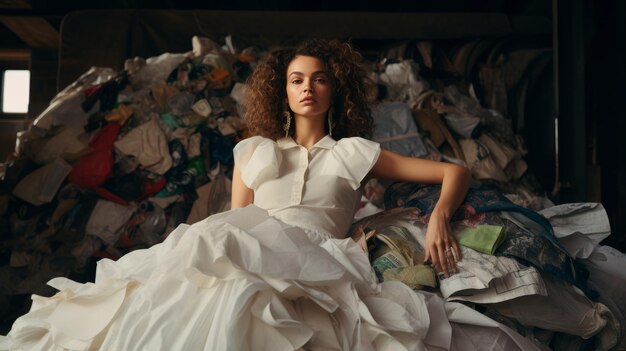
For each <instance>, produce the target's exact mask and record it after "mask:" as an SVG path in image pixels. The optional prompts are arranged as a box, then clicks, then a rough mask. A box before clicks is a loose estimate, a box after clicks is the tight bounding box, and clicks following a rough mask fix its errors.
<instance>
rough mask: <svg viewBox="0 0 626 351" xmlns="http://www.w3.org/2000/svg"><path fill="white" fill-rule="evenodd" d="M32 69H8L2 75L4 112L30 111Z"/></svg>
mask: <svg viewBox="0 0 626 351" xmlns="http://www.w3.org/2000/svg"><path fill="white" fill-rule="evenodd" d="M29 92H30V71H28V70H6V71H4V77H2V112H7V113H26V112H28V98H29Z"/></svg>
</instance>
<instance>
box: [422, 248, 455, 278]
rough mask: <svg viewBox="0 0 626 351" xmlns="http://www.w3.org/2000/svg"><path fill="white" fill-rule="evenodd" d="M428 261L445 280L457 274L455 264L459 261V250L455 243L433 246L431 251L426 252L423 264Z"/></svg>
mask: <svg viewBox="0 0 626 351" xmlns="http://www.w3.org/2000/svg"><path fill="white" fill-rule="evenodd" d="M428 260H430V261H431V262H432V264H433V267H434V268H435V271H437V272H442V273H443V274H444V276H445V277H446V278H448V277H450V275H452V274H454V273H457V272H458V270H457V263H458V262H459V261H460V260H461V248H460V247H459V245H458V243H457V242H456V241H451V242H449V243H445V244H440V245H433V249H432V250H428V249H427V250H426V255H425V259H424V262H426V261H428Z"/></svg>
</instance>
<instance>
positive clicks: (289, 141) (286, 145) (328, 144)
mask: <svg viewBox="0 0 626 351" xmlns="http://www.w3.org/2000/svg"><path fill="white" fill-rule="evenodd" d="M276 143H277V144H278V147H279V148H280V149H281V150H286V149H290V148H292V147H297V146H300V145H298V144H297V143H296V142H295V140H293V138H292V137H285V138H280V139H278V140H277V141H276ZM335 144H337V141H335V139H333V138H332V137H331V136H330V135H325V136H324V137H323V138H322V139H320V140H318V141H317V143H315V144H314V145H313V146H311V148H310V149H309V150H313V149H314V148H321V149H332V148H333V146H335Z"/></svg>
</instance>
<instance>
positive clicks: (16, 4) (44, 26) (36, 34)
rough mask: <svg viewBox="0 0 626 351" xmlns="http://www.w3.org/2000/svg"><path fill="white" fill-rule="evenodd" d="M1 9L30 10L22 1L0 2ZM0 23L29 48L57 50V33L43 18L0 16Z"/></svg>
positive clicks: (4, 0) (2, 0) (1, 0)
mask: <svg viewBox="0 0 626 351" xmlns="http://www.w3.org/2000/svg"><path fill="white" fill-rule="evenodd" d="M0 8H2V9H21V10H26V9H31V6H30V5H29V4H28V3H27V2H26V1H24V0H0ZM0 22H2V24H4V25H5V26H6V27H7V28H9V29H10V30H11V31H12V32H13V33H15V35H17V36H18V37H19V38H20V39H22V40H23V41H24V43H26V45H28V46H30V47H31V48H50V49H54V48H58V47H59V32H57V30H56V29H54V27H52V26H51V25H50V23H48V21H46V20H45V19H43V18H40V17H31V16H0Z"/></svg>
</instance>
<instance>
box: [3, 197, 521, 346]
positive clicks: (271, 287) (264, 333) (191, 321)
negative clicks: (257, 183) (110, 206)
mask: <svg viewBox="0 0 626 351" xmlns="http://www.w3.org/2000/svg"><path fill="white" fill-rule="evenodd" d="M49 284H50V285H51V286H53V287H54V288H56V289H58V290H59V292H58V293H57V294H56V295H54V296H52V297H50V298H43V297H39V296H33V305H32V307H31V310H30V312H29V313H27V314H26V315H24V316H22V317H20V318H19V319H17V320H16V321H15V323H14V325H13V328H12V330H11V331H10V333H9V334H8V335H7V336H6V337H2V336H0V349H1V350H4V349H25V350H66V349H69V350H92V349H93V350H297V349H299V348H304V349H307V350H422V349H427V348H429V349H449V348H455V347H454V345H459V346H460V347H463V348H466V347H468V346H469V347H471V342H470V344H468V343H463V344H461V343H458V342H459V341H460V340H461V339H459V340H456V342H452V334H453V331H454V333H455V334H456V335H458V336H459V337H463V338H465V339H467V338H476V340H477V342H482V341H480V340H479V339H480V338H482V337H484V336H487V335H489V336H491V337H498V336H505V338H502V337H500V342H499V344H498V345H496V346H497V347H495V348H499V347H504V346H506V347H514V348H518V349H525V348H527V347H529V346H532V345H531V344H529V343H528V341H527V340H526V339H523V338H521V336H519V335H516V334H515V333H513V332H512V331H510V330H508V328H506V327H504V326H502V325H499V324H497V323H495V322H493V321H491V322H490V320H489V319H487V318H486V317H485V318H481V317H480V316H482V315H480V314H478V313H477V312H474V311H473V310H470V309H469V308H467V307H465V306H463V305H460V304H455V303H449V304H445V305H444V303H443V301H442V300H441V299H440V298H438V297H437V296H435V295H432V294H422V293H419V292H414V291H413V290H411V289H410V288H408V287H407V286H405V285H404V284H402V283H398V282H384V283H382V284H377V283H376V278H375V275H374V273H373V271H372V269H371V267H370V264H369V262H368V259H367V256H366V255H365V254H364V253H363V252H362V251H361V249H360V248H359V247H358V246H357V245H356V244H355V243H354V242H353V241H352V240H351V239H344V240H339V239H333V238H329V237H328V235H327V234H325V233H319V232H314V231H310V230H305V229H301V228H298V227H293V226H290V225H287V224H285V223H283V222H281V221H279V220H277V219H275V218H273V217H271V216H269V215H267V212H266V211H264V210H262V209H260V208H258V207H255V206H248V207H246V208H243V209H237V210H232V211H228V212H224V213H220V214H217V215H214V216H211V217H209V218H207V219H205V220H204V221H201V222H199V223H196V224H194V225H192V226H188V225H181V226H179V227H178V228H177V229H176V230H175V231H174V232H172V233H171V234H170V235H169V236H168V238H167V239H166V240H165V241H164V242H163V243H161V244H158V245H155V246H153V247H151V248H149V249H145V250H138V251H134V252H131V253H129V254H127V255H125V256H124V257H122V258H120V259H119V260H118V261H116V262H114V261H111V260H106V259H105V260H101V261H100V262H99V264H98V269H97V273H96V282H95V284H94V283H87V284H79V283H76V282H73V281H71V280H69V279H66V278H55V279H53V280H51V281H50V282H49ZM477 315H479V316H477ZM471 316H473V317H471ZM455 318H456V319H455ZM472 318H474V320H472ZM449 321H453V322H459V323H467V322H469V323H470V324H473V325H467V327H471V328H470V329H471V331H472V333H466V332H464V331H463V330H462V328H461V326H462V324H458V323H452V325H451V324H450V322H449ZM476 321H479V323H475V322H476ZM459 328H461V329H459ZM476 328H482V329H481V330H482V332H480V333H476V332H475V331H476V330H478V329H476ZM470 329H468V330H467V331H470ZM465 334H468V335H465ZM470 334H472V335H473V336H472V335H470ZM505 339H506V340H505ZM492 340H495V339H492ZM427 345H428V347H427ZM494 345H495V344H494ZM509 349H510V348H509Z"/></svg>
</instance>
